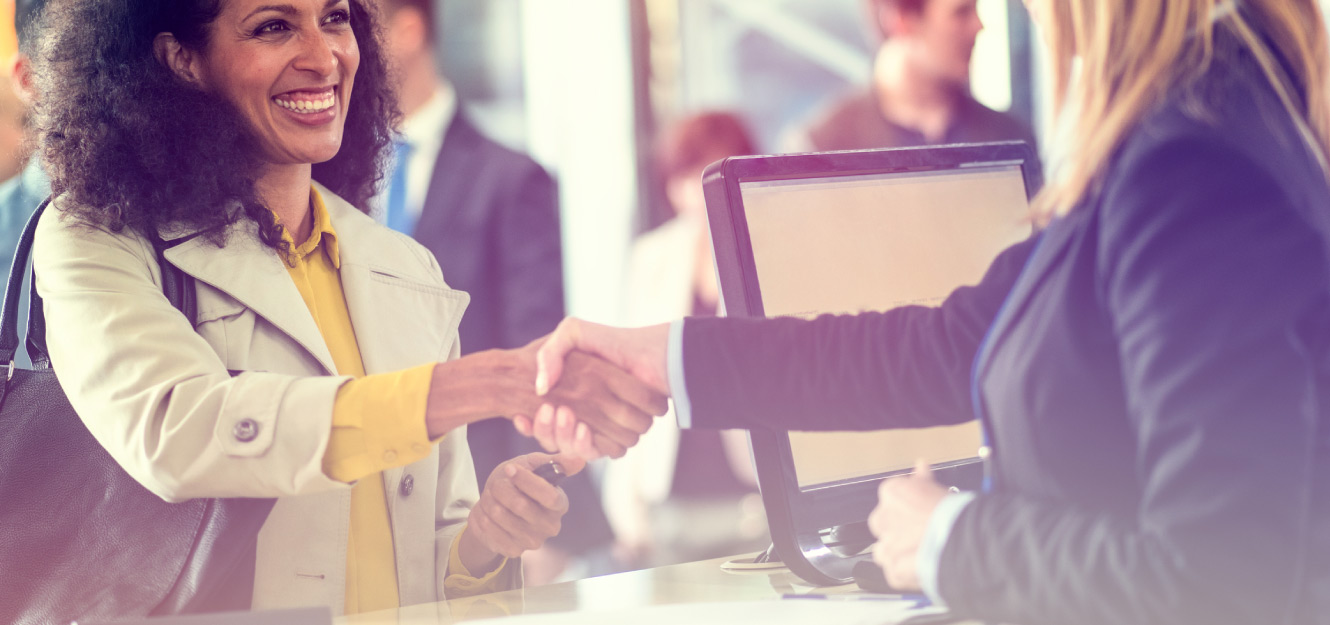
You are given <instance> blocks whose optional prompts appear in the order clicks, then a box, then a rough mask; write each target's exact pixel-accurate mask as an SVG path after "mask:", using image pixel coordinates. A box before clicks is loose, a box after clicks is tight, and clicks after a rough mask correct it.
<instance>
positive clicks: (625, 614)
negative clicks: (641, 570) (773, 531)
mask: <svg viewBox="0 0 1330 625" xmlns="http://www.w3.org/2000/svg"><path fill="white" fill-rule="evenodd" d="M913 606H914V602H913V601H820V600H816V599H788V600H781V599H773V600H768V601H731V602H718V603H684V604H675V605H660V606H650V607H644V608H632V609H623V610H606V611H601V612H595V611H589V612H561V613H555V614H529V615H525V616H512V617H508V618H504V619H498V620H496V621H495V622H496V623H503V624H504V625H625V624H631V625H667V624H668V625H679V624H681V623H683V624H686V625H712V624H713V623H714V624H716V625H722V624H724V625H728V624H730V623H763V624H770V625H780V624H781V623H799V624H801V625H807V624H810V623H812V624H816V625H895V624H896V623H899V622H901V621H902V620H904V619H905V618H906V617H910V616H916V615H922V614H927V613H936V612H941V610H939V609H937V608H922V609H920V608H915V607H913Z"/></svg>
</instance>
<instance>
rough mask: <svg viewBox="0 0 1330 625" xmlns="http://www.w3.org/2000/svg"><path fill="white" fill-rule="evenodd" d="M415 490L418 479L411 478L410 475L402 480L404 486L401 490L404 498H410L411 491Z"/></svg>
mask: <svg viewBox="0 0 1330 625" xmlns="http://www.w3.org/2000/svg"><path fill="white" fill-rule="evenodd" d="M415 489H416V478H414V477H411V476H410V475H409V474H408V475H406V476H405V477H403V478H402V485H401V487H400V489H399V490H401V492H402V496H403V497H410V496H411V491H413V490H415Z"/></svg>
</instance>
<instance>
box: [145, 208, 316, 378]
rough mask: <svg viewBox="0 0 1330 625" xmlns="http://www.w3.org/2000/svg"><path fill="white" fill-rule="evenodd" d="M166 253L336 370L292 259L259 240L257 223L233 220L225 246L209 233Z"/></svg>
mask: <svg viewBox="0 0 1330 625" xmlns="http://www.w3.org/2000/svg"><path fill="white" fill-rule="evenodd" d="M162 238H163V239H165V240H167V241H173V240H178V239H180V238H183V237H181V236H180V234H179V233H167V232H163V233H162ZM166 259H167V260H169V261H171V263H172V264H174V265H175V266H176V267H178V268H179V269H180V270H181V271H183V272H185V273H187V274H189V275H191V276H193V277H194V278H195V279H196V280H198V281H199V282H203V283H205V284H207V285H209V286H211V287H213V288H215V289H217V290H219V291H222V292H224V293H226V294H227V295H229V296H231V297H232V298H234V299H235V300H236V301H238V302H240V303H241V304H243V305H244V306H245V307H247V308H249V309H250V310H253V311H254V313H255V314H257V315H259V316H260V317H263V318H264V319H266V320H267V321H268V322H269V323H271V324H272V325H273V326H274V327H276V328H277V329H278V330H281V331H282V332H284V333H285V334H286V335H287V336H289V337H291V339H292V340H293V341H295V342H296V343H297V344H299V345H300V346H301V347H302V348H304V349H305V351H307V352H309V354H310V355H311V356H313V357H314V358H315V359H316V360H317V361H318V362H319V364H320V365H322V366H323V368H324V370H325V373H326V374H328V375H336V373H337V367H336V365H335V364H333V359H332V354H331V353H330V352H329V351H328V345H327V343H325V342H324V340H323V335H322V334H321V333H320V332H319V327H318V326H317V325H315V323H314V317H313V316H312V315H310V313H309V307H308V306H307V305H306V304H305V300H304V298H302V297H301V296H300V291H299V290H298V289H297V288H296V285H295V283H294V282H293V281H292V280H291V275H290V274H289V273H288V272H287V269H286V265H284V264H283V263H282V261H281V259H280V258H278V256H277V254H276V253H275V252H274V251H273V250H272V249H270V248H268V247H267V246H265V245H263V243H262V242H260V241H259V238H258V232H257V229H256V228H255V226H254V224H253V223H251V222H249V221H247V220H240V221H237V222H236V223H235V224H233V225H232V226H231V231H230V232H229V233H228V236H227V243H226V246H225V247H222V248H218V247H216V246H214V245H213V244H212V243H209V242H208V241H207V240H206V239H205V238H204V237H202V236H194V237H193V238H191V239H188V240H186V241H184V242H182V243H180V244H179V245H176V246H175V247H172V248H170V249H168V250H166Z"/></svg>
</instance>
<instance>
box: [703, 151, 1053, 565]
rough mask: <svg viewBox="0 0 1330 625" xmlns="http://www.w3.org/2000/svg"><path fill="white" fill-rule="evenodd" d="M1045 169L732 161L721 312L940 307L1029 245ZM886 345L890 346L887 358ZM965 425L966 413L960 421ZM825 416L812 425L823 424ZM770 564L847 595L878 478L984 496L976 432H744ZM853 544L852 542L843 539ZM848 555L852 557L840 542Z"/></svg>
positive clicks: (843, 156)
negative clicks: (930, 482)
mask: <svg viewBox="0 0 1330 625" xmlns="http://www.w3.org/2000/svg"><path fill="white" fill-rule="evenodd" d="M1039 185H1040V172H1039V165H1038V161H1037V159H1036V158H1035V156H1034V154H1033V152H1032V151H1031V150H1030V148H1029V147H1028V146H1027V145H1026V144H1024V143H1022V142H1007V143H995V144H981V145H960V146H945V147H928V148H907V149H891V150H867V151H855V152H832V153H821V154H798V155H784V156H755V157H737V158H729V159H726V160H724V161H721V162H718V163H716V164H713V165H712V166H711V167H710V168H708V169H707V172H706V174H705V175H704V188H705V193H706V200H707V211H708V214H709V219H710V223H711V236H712V243H713V248H714V251H715V255H716V265H717V270H718V273H719V276H720V290H721V296H722V299H723V302H724V305H725V310H726V314H727V315H729V316H733V317H763V316H770V317H776V316H795V317H805V318H811V317H814V316H817V315H821V314H826V313H838V314H853V313H858V312H864V311H882V310H889V309H892V308H896V307H898V306H905V305H919V306H937V305H939V304H940V303H941V302H942V301H943V300H944V299H945V298H946V297H947V296H948V295H949V294H950V293H951V292H952V291H953V290H955V289H956V288H957V287H960V286H964V285H967V284H974V283H976V282H978V281H979V279H980V278H981V277H982V276H983V274H984V271H985V270H986V269H987V268H988V266H989V265H990V264H991V263H992V261H993V259H994V258H996V257H997V255H998V254H999V253H1000V252H1001V251H1002V250H1004V249H1006V248H1007V247H1009V246H1011V245H1013V244H1015V243H1017V242H1019V241H1022V240H1024V239H1026V238H1028V237H1029V236H1030V234H1031V230H1032V228H1031V221H1030V203H1029V200H1030V197H1031V196H1032V194H1033V193H1034V191H1035V190H1036V189H1038V187H1039ZM889 348H890V346H884V349H889ZM964 416H970V415H964ZM817 420H818V415H809V421H810V423H811V422H816V421H817ZM750 437H751V441H752V445H753V453H754V459H755V461H756V464H757V471H758V482H759V487H760V488H761V491H762V497H763V501H764V503H765V506H766V510H767V518H768V522H769V523H770V525H771V532H772V541H773V545H774V546H775V548H776V553H777V555H779V557H780V558H781V559H782V560H783V561H785V562H786V563H787V564H788V565H789V566H790V569H791V570H792V571H794V572H795V573H796V574H798V575H800V576H801V577H803V578H804V579H806V580H807V581H809V582H812V583H817V584H840V583H846V582H848V581H849V580H850V579H851V574H850V569H851V568H852V567H853V564H854V563H855V562H856V561H858V560H859V559H863V558H864V557H865V555H863V554H861V553H859V552H860V551H861V548H862V547H864V546H866V544H867V540H866V539H865V538H864V536H863V532H858V535H859V538H858V539H857V540H856V539H855V538H854V536H855V534H856V532H854V531H845V532H840V537H839V538H837V537H836V536H835V535H833V534H832V533H831V530H832V529H833V528H844V527H853V526H855V525H856V524H857V525H858V526H860V527H862V524H863V523H864V521H865V520H866V519H867V518H868V514H869V512H870V511H871V509H872V507H873V506H874V505H875V503H876V501H877V485H878V483H879V482H880V481H881V480H882V479H885V478H889V477H893V476H897V475H904V474H907V473H909V472H910V471H911V470H912V468H913V467H914V464H915V462H916V461H917V460H918V459H924V460H926V461H928V462H929V463H931V464H932V465H933V467H934V468H935V472H936V473H937V475H938V477H939V479H941V480H942V481H943V482H945V483H948V484H952V485H955V486H957V487H961V488H973V487H977V485H978V484H979V480H980V474H981V471H980V467H979V462H978V459H977V452H978V449H979V447H980V434H979V427H978V424H977V423H975V422H973V421H970V422H968V423H966V424H963V425H956V426H945V427H934V428H926V429H912V430H884V431H880V432H869V433H864V432H855V433H837V432H790V433H784V432H763V431H753V432H750ZM847 536H848V537H849V538H846V537H847ZM838 540H839V541H841V542H844V541H847V540H848V542H850V543H857V544H853V546H851V547H850V549H849V550H848V552H847V551H846V550H844V549H838V548H836V547H837V545H836V544H835V543H836V542H837V541H838Z"/></svg>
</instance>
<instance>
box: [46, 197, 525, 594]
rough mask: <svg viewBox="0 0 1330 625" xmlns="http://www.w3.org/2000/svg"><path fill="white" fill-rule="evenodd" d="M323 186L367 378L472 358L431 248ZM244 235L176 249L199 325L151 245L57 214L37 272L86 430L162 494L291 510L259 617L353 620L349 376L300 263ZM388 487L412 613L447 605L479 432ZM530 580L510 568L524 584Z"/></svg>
mask: <svg viewBox="0 0 1330 625" xmlns="http://www.w3.org/2000/svg"><path fill="white" fill-rule="evenodd" d="M318 190H319V192H320V193H321V194H322V195H323V198H324V200H325V204H326V205H327V207H328V213H329V216H330V218H331V221H332V224H333V228H334V230H335V231H336V232H337V238H338V244H339V247H340V251H341V263H342V264H341V277H342V286H343V288H344V290H345V293H346V302H347V307H348V308H349V309H350V314H351V322H352V325H353V327H354V329H355V333H356V339H357V343H358V345H359V346H360V352H361V356H362V358H363V360H364V365H365V371H366V372H367V373H369V374H374V373H383V372H390V371H397V370H401V369H405V368H409V367H413V366H416V365H421V364H424V363H429V362H437V361H443V360H449V359H453V358H456V357H457V356H458V353H459V352H458V350H459V346H458V341H457V324H458V322H459V320H460V319H461V316H462V312H463V311H464V310H465V308H466V305H467V302H468V300H469V296H468V295H467V294H466V293H463V292H461V291H454V290H452V289H450V288H448V286H447V285H446V284H445V283H444V281H443V277H442V275H441V272H440V270H439V265H438V263H437V262H436V261H435V260H434V257H433V255H431V254H430V253H429V252H428V251H427V250H425V248H423V247H421V246H420V245H418V244H416V243H415V242H414V241H412V240H411V239H410V238H409V237H406V236H403V235H400V234H398V233H395V232H393V231H391V230H389V229H387V228H384V227H382V226H380V225H379V224H377V223H375V222H374V221H373V220H372V219H370V218H369V217H367V216H365V215H364V214H362V213H360V212H359V211H357V210H356V209H355V208H354V207H352V206H351V205H350V204H348V203H347V202H346V201H344V200H342V199H341V198H339V197H337V196H335V195H333V194H332V193H331V192H329V191H328V190H327V189H325V188H323V187H318ZM57 206H58V202H57ZM230 235H231V236H230V238H229V239H228V243H227V245H226V247H224V248H220V249H219V248H217V247H216V246H214V245H212V244H210V243H208V242H207V241H205V240H204V239H203V238H202V237H196V238H193V239H190V240H188V241H186V242H183V243H180V244H179V245H177V246H176V247H174V248H172V249H170V250H168V251H167V253H166V256H167V258H168V259H169V260H170V261H171V262H172V263H174V264H175V265H176V266H177V267H179V268H180V269H181V270H183V271H184V272H185V273H188V274H190V275H192V276H193V277H194V278H196V280H197V293H198V319H197V323H196V324H195V325H194V327H190V325H189V323H188V322H187V321H186V320H185V318H184V317H183V316H182V315H181V314H180V313H179V312H177V311H176V310H175V309H174V308H172V307H171V305H170V303H168V302H167V300H166V298H165V297H164V296H163V295H162V291H161V286H160V279H161V272H160V269H159V268H158V265H157V262H156V260H155V255H154V252H153V250H152V247H151V244H150V243H149V242H148V241H147V240H146V239H143V238H142V237H139V236H137V235H133V234H130V233H128V232H122V233H119V234H112V233H108V232H105V231H101V230H96V229H92V228H88V227H85V226H77V225H73V224H72V223H71V220H69V219H65V218H62V216H61V214H60V213H59V211H57V210H51V211H47V213H46V214H45V215H44V216H43V218H42V220H41V224H40V226H39V229H38V231H37V239H36V247H35V251H34V261H33V262H34V266H35V268H36V272H37V276H38V278H37V289H38V291H39V293H40V294H41V295H42V297H43V298H45V311H46V318H47V322H48V327H49V328H50V331H49V336H48V343H49V349H50V354H51V359H52V363H53V365H54V367H55V370H56V374H57V375H58V376H59V378H60V381H61V384H62V386H63V387H64V390H65V392H66V393H67V394H68V395H69V399H70V401H71V403H73V406H74V408H75V409H76V410H77V411H78V414H79V415H80V416H81V417H82V418H83V420H84V422H85V423H86V424H87V426H88V429H89V430H91V431H92V433H93V435H94V436H95V437H96V438H97V439H98V440H99V441H100V442H101V444H102V445H103V446H104V447H106V449H107V450H108V451H109V452H110V453H111V455H112V456H113V457H115V459H116V460H117V461H118V462H119V463H120V465H121V466H123V467H124V468H125V470H126V471H128V472H129V474H130V475H132V476H134V478H135V479H137V480H138V481H139V482H141V483H142V484H143V485H144V486H146V487H147V488H148V489H149V490H151V491H153V492H154V493H156V494H158V495H160V496H161V497H162V498H163V499H166V500H168V501H180V500H185V499H190V498H195V497H237V496H240V497H276V498H278V501H277V505H276V506H275V507H274V508H273V511H272V514H271V516H270V517H269V518H268V521H267V523H266V524H265V525H264V526H263V530H262V531H261V532H260V535H259V544H258V554H257V555H258V558H257V559H258V565H257V571H256V576H255V583H254V602H253V606H254V608H255V609H271V608H284V607H297V606H316V605H326V606H329V607H331V608H332V609H333V611H334V612H335V613H340V612H341V611H342V608H343V605H344V596H343V595H344V592H345V587H346V550H347V531H348V527H349V520H350V508H351V491H350V487H349V486H348V485H346V484H342V483H339V482H336V481H333V480H331V479H329V478H328V477H326V476H325V475H324V474H323V470H322V461H323V453H324V450H325V449H326V447H327V445H328V438H329V434H330V432H331V427H332V426H331V422H332V410H333V401H334V398H335V396H336V393H337V389H338V388H339V387H340V386H341V384H342V383H343V382H345V381H346V380H347V379H348V378H345V377H339V376H337V375H336V371H335V367H334V364H333V361H332V356H331V355H330V354H329V352H328V348H327V346H326V345H325V343H324V341H323V338H322V336H321V335H320V333H319V329H318V327H317V326H316V325H315V323H314V319H313V317H312V316H311V315H310V313H309V309H308V308H307V307H306V305H305V302H304V300H303V299H302V298H301V296H300V293H299V291H298V290H297V289H296V287H295V284H294V283H293V282H292V280H291V278H290V276H289V274H288V273H287V270H286V267H285V266H284V265H283V263H282V262H281V261H280V260H279V259H278V257H277V256H276V255H275V254H274V253H273V252H272V250H271V249H268V248H265V247H263V246H262V244H261V243H260V242H259V241H258V238H257V236H256V230H255V228H254V226H253V224H251V223H249V222H247V221H243V222H240V223H238V224H236V225H235V226H233V227H232V231H231V233H230ZM163 238H164V239H166V240H168V241H170V240H172V239H173V238H179V235H174V236H173V235H170V234H167V233H164V234H163ZM229 371H244V372H246V373H243V374H240V375H238V376H236V377H232V375H231V373H229ZM383 480H384V488H385V490H386V492H387V495H388V511H389V517H390V519H391V523H392V529H393V537H394V547H395V555H396V559H397V577H398V582H399V589H400V598H401V602H402V605H409V604H414V603H422V602H430V601H438V600H441V599H443V598H444V597H443V578H444V575H445V572H446V569H447V564H448V550H449V547H450V544H451V542H452V540H453V538H454V536H456V534H457V532H458V531H459V530H460V528H461V527H462V524H463V522H464V521H465V520H466V517H467V513H468V511H469V510H470V508H471V505H472V504H473V503H474V502H475V500H476V498H477V496H478V493H477V485H476V476H475V472H474V469H473V467H472V463H471V454H470V452H469V450H468V448H467V444H466V432H465V430H459V431H455V432H452V433H450V434H448V435H447V436H446V437H444V439H443V440H442V441H441V442H440V443H439V444H438V445H437V446H436V449H435V450H434V451H433V452H432V453H431V454H430V455H429V457H427V458H425V459H424V460H421V461H419V462H416V463H414V464H411V465H408V466H406V467H402V468H398V469H393V470H390V471H386V472H385V473H384V474H383ZM517 568H518V567H516V566H509V567H508V569H509V570H510V571H511V572H512V573H511V575H510V577H511V579H510V580H508V584H509V585H510V586H513V587H515V586H516V585H517V584H519V583H520V578H519V577H518V572H517V571H516V570H515V569H517Z"/></svg>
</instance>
